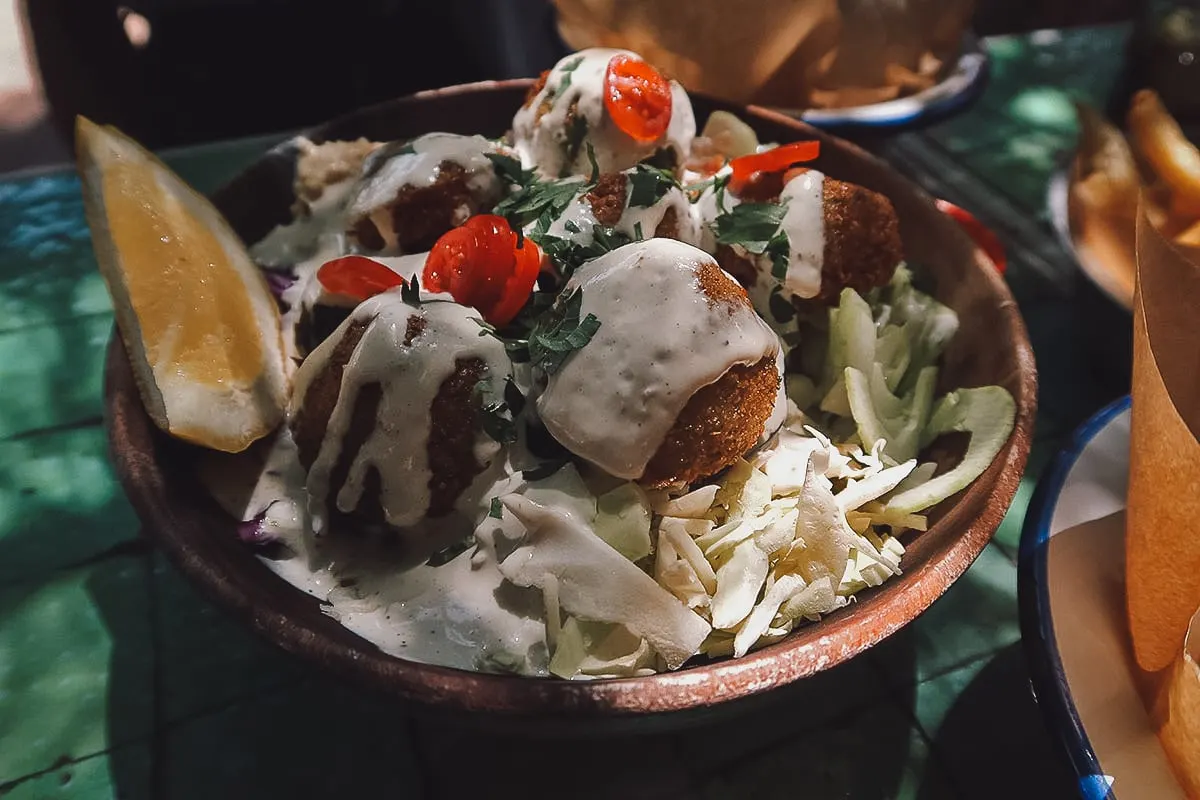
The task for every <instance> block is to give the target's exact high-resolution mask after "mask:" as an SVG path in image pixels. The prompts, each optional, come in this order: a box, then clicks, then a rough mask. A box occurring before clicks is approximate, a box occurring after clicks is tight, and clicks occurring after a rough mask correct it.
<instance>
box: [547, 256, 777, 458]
mask: <svg viewBox="0 0 1200 800" xmlns="http://www.w3.org/2000/svg"><path fill="white" fill-rule="evenodd" d="M706 262H707V263H715V262H713V259H712V256H710V255H708V254H707V253H705V252H704V251H702V250H699V249H697V248H695V247H692V246H691V245H687V244H684V243H682V242H676V241H674V240H671V239H651V240H649V241H646V242H635V243H633V244H629V245H625V246H624V247H619V248H617V249H616V250H613V251H612V252H610V253H607V254H605V255H603V256H601V257H600V258H597V259H596V260H594V261H591V262H589V263H588V264H587V266H586V267H584V268H583V269H581V270H579V271H578V272H576V274H575V276H574V277H572V279H571V280H570V281H569V282H568V283H567V286H566V288H565V290H564V294H567V293H570V292H572V291H576V290H578V291H581V292H582V304H581V307H580V317H581V318H582V317H584V316H586V315H587V314H595V315H596V317H597V318H598V319H599V320H600V329H599V330H598V331H597V332H596V335H595V336H594V337H593V338H592V340H591V341H590V342H589V343H588V344H586V345H585V346H584V347H582V348H580V349H579V350H577V351H575V352H574V353H573V354H572V355H571V356H569V357H568V358H567V360H566V361H565V362H564V363H563V365H562V366H561V368H560V369H559V370H558V371H557V372H556V373H555V374H554V375H552V376H550V378H549V381H548V383H547V386H546V389H545V391H544V392H543V393H542V394H541V396H540V397H539V398H538V400H537V410H538V413H539V415H540V416H541V418H542V422H543V423H544V424H545V426H546V428H547V430H549V431H550V433H551V434H553V436H554V437H555V438H556V439H557V440H558V441H559V442H561V443H562V444H563V446H565V447H566V448H567V449H569V450H570V451H571V452H573V453H575V454H576V455H578V456H580V457H582V458H585V459H587V460H588V461H591V462H592V463H594V464H596V465H597V466H599V467H601V468H602V469H604V470H605V471H606V472H608V473H610V474H612V475H615V476H617V477H620V478H625V479H629V480H633V479H636V478H639V477H640V476H641V475H642V473H643V472H644V471H645V468H646V464H647V463H648V462H649V461H650V459H651V458H652V457H653V456H654V454H655V452H657V450H658V448H659V445H661V444H662V441H663V439H664V437H665V436H666V434H667V431H669V430H670V429H671V426H672V425H674V423H675V419H676V417H678V416H679V412H680V411H681V410H683V407H684V406H685V405H686V404H687V401H688V400H689V399H690V398H691V396H692V395H693V394H695V392H696V391H697V390H698V389H700V388H701V387H703V386H707V385H708V384H710V383H713V382H714V381H716V380H717V379H718V378H720V377H721V376H722V375H724V374H725V372H726V371H728V369H729V368H730V367H732V366H733V365H735V364H755V363H757V362H758V361H759V360H760V359H762V358H763V357H764V356H770V357H772V358H774V357H775V356H776V354H777V352H778V349H779V340H778V338H777V337H776V335H775V333H774V332H773V331H772V330H771V329H770V328H769V327H768V326H767V324H766V323H765V322H763V320H762V319H761V318H760V317H759V316H758V314H756V313H755V312H754V310H753V309H751V308H749V307H748V306H731V305H728V304H724V303H713V302H710V301H709V299H708V298H707V297H706V296H705V294H704V293H703V292H702V291H701V289H700V286H699V282H698V280H697V277H696V271H697V268H698V266H699V265H700V264H703V263H706ZM731 280H732V279H731Z"/></svg>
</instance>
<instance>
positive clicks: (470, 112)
mask: <svg viewBox="0 0 1200 800" xmlns="http://www.w3.org/2000/svg"><path fill="white" fill-rule="evenodd" d="M529 83H530V82H529V81H512V82H505V83H486V84H475V85H470V86H459V87H453V88H449V89H444V90H439V91H434V92H427V93H422V94H418V95H415V96H413V97H407V98H403V99H400V100H396V101H394V102H389V103H385V104H382V105H378V106H374V107H371V108H366V109H363V110H361V111H358V112H355V113H353V114H351V115H349V116H346V117H344V118H342V119H339V120H336V121H334V122H331V123H329V124H327V125H322V126H320V127H318V128H315V129H314V130H312V131H310V132H309V133H308V134H307V135H308V136H309V137H310V138H312V139H314V140H317V141H322V140H328V139H353V138H356V137H359V136H366V137H369V138H373V139H396V138H402V137H408V136H414V135H417V134H420V133H425V132H427V131H432V130H446V131H455V132H460V133H482V134H485V135H488V136H498V135H501V134H503V133H504V132H505V131H506V130H507V128H508V126H509V121H510V120H511V118H512V115H513V112H514V110H515V109H516V108H517V107H518V105H519V104H520V103H521V101H522V99H523V97H524V94H525V91H526V89H527V87H528V85H529ZM694 103H695V108H696V114H697V117H698V119H699V120H701V122H703V120H704V119H705V118H706V117H707V115H708V114H709V112H711V111H712V110H714V109H717V108H722V107H724V108H728V109H729V110H733V111H736V112H738V113H740V114H741V116H742V117H743V118H744V119H746V120H747V121H748V122H749V123H750V124H751V125H752V126H754V127H755V128H756V129H757V131H758V133H759V136H760V137H761V139H762V140H763V141H778V142H788V141H793V140H797V139H814V138H815V139H820V140H821V143H822V149H821V158H820V161H819V162H818V163H817V164H816V166H817V168H819V169H821V170H823V171H825V172H826V173H827V174H829V175H831V176H833V177H836V178H841V179H845V180H850V181H854V182H857V183H860V184H863V185H865V186H868V187H870V188H872V189H875V190H877V191H880V192H882V193H884V194H885V195H887V196H888V197H890V198H891V200H892V202H893V203H894V204H895V207H896V211H897V213H898V214H899V217H900V223H901V232H902V236H903V239H904V244H905V250H906V254H907V257H908V259H909V260H910V261H911V262H913V263H916V264H920V265H922V266H923V267H924V269H925V271H926V273H927V277H928V279H929V288H930V289H931V290H932V291H933V292H934V294H935V295H936V296H937V297H938V298H940V299H941V300H942V301H943V302H945V303H947V304H948V305H950V306H951V307H952V308H953V309H954V310H955V311H957V312H958V314H959V317H960V319H961V321H962V330H961V332H960V333H959V335H958V336H957V338H956V339H955V340H954V343H953V346H952V348H951V349H950V351H949V352H948V353H947V354H946V358H945V364H944V369H943V374H944V377H945V384H946V387H947V388H951V387H958V386H977V385H982V384H991V383H998V384H1001V385H1003V386H1004V387H1005V388H1007V389H1008V390H1009V391H1010V392H1011V393H1012V395H1013V397H1014V398H1015V399H1016V404H1017V417H1016V427H1015V428H1014V430H1013V433H1012V436H1011V437H1010V438H1009V440H1008V442H1007V443H1006V444H1005V446H1004V448H1003V449H1002V450H1001V451H1000V453H999V455H998V456H997V457H996V459H995V462H994V463H993V464H992V465H991V467H990V468H989V469H988V470H987V471H986V472H985V473H984V474H983V475H982V476H981V477H980V478H979V479H978V480H977V481H975V483H974V484H973V485H972V486H971V487H969V488H968V489H967V490H965V491H964V492H962V493H960V494H959V495H957V496H955V497H953V498H950V499H948V500H946V501H945V502H944V503H942V504H941V506H939V507H938V508H937V509H936V510H935V513H934V514H933V517H932V518H931V522H932V523H933V524H931V527H930V529H929V530H928V531H927V532H925V533H924V534H921V535H918V536H915V537H914V538H913V539H912V541H911V542H907V543H906V544H907V546H908V553H907V554H906V555H905V556H904V560H903V567H904V574H903V575H902V576H898V577H896V578H894V579H893V580H891V581H889V582H888V583H886V584H884V585H883V586H882V587H879V588H878V589H875V590H870V591H865V592H863V593H862V594H860V596H859V601H858V602H857V603H854V604H852V605H850V606H849V607H847V608H845V609H843V610H841V611H840V612H838V613H836V614H833V615H830V616H829V617H828V618H826V619H825V620H823V621H822V622H820V623H818V624H814V625H808V626H806V627H803V628H801V629H799V630H798V631H796V632H795V633H793V634H792V635H791V636H790V637H788V638H787V639H786V640H785V641H782V642H779V643H777V644H774V645H772V646H770V647H766V648H764V649H762V650H759V651H757V652H754V653H751V654H750V655H748V656H746V657H744V658H741V659H738V660H720V661H715V662H712V663H705V664H700V665H697V666H693V667H690V668H687V669H683V670H681V671H679V672H675V673H671V674H665V675H655V676H651V677H646V678H634V679H621V680H606V681H593V682H570V681H561V680H553V679H545V680H540V679H531V678H519V677H507V676H497V675H484V674H477V673H472V672H463V671H458V670H453V669H446V668H442V667H435V666H429V665H426V664H420V663H415V662H411V661H405V660H402V659H398V658H395V657H392V656H389V655H385V654H384V653H382V652H380V651H379V650H377V649H376V648H375V647H374V646H373V645H371V644H370V643H368V642H366V641H364V640H362V639H360V638H358V637H357V636H355V635H354V634H352V633H350V632H349V631H347V630H346V629H344V628H342V627H341V626H340V625H339V624H338V623H336V622H335V621H334V620H332V619H331V618H329V617H327V616H325V615H324V614H322V613H321V610H320V606H319V604H318V602H317V601H316V600H314V599H313V598H312V597H310V596H308V595H306V594H304V593H302V592H300V591H299V590H297V589H295V588H293V587H292V586H290V585H288V584H287V583H285V582H284V581H283V580H282V579H280V578H278V577H276V576H275V575H274V574H273V573H271V572H270V571H268V570H267V568H266V567H265V566H263V565H262V564H261V563H260V562H259V561H258V560H257V558H256V557H255V556H254V555H253V553H252V552H251V551H250V550H248V549H247V548H246V547H245V546H243V545H242V544H240V543H239V542H238V540H237V537H236V535H235V532H234V522H233V520H232V519H231V518H229V517H228V516H227V515H225V514H224V513H223V512H222V511H220V510H219V509H218V508H217V506H216V505H215V503H214V502H212V501H211V500H210V499H209V498H208V497H207V496H206V495H205V494H204V493H203V491H202V490H201V488H200V487H199V485H198V484H197V481H196V480H195V479H194V477H193V472H192V460H193V458H194V456H195V453H194V452H193V451H191V450H190V449H189V448H188V447H187V446H186V445H182V444H180V443H179V442H176V441H173V440H171V439H169V438H168V437H166V436H164V435H163V434H161V433H160V432H159V431H158V429H157V428H156V427H155V426H154V424H153V423H152V422H151V420H150V418H149V417H148V416H147V415H146V412H145V411H144V410H143V408H142V404H141V401H140V399H139V397H138V392H137V389H136V387H135V385H134V381H133V375H132V372H131V371H130V367H129V362H128V359H127V356H126V354H125V351H124V348H123V347H122V345H121V343H120V339H119V338H118V337H116V336H114V337H113V340H112V345H111V347H110V348H109V351H108V362H107V372H106V379H105V392H106V402H107V422H108V432H109V439H110V442H111V447H112V451H113V456H114V459H115V463H116V467H117V470H118V473H119V474H120V479H121V481H122V483H123V484H124V486H125V490H126V492H127V493H128V495H129V497H130V500H131V501H132V502H133V505H134V507H135V508H136V509H137V512H138V514H139V515H140V517H141V519H142V521H143V523H144V525H145V530H146V533H147V535H148V536H149V537H150V538H151V539H152V540H153V541H154V542H155V543H156V544H157V545H158V546H159V547H161V548H162V550H163V552H165V553H166V555H167V556H168V557H169V558H170V559H171V560H172V561H173V562H174V563H175V565H176V566H177V567H178V568H179V569H180V570H181V571H182V572H183V573H184V574H185V575H187V576H188V577H189V578H190V579H191V580H192V581H193V582H194V583H195V584H196V585H197V586H198V587H199V589H200V591H201V592H203V593H204V594H205V595H207V596H208V597H210V598H211V599H212V600H213V601H214V602H216V603H217V604H218V605H220V606H222V607H224V608H225V609H226V610H227V611H229V612H230V613H232V614H233V615H234V616H236V617H237V618H239V619H240V620H242V621H243V622H245V624H247V625H248V626H250V627H251V628H253V629H254V630H255V631H257V632H258V633H259V634H260V635H262V636H264V637H265V638H267V639H269V640H270V641H272V642H274V643H275V644H276V645H278V646H279V647H281V648H283V649H284V650H286V651H288V652H290V653H293V654H295V655H297V656H299V657H300V658H303V659H305V660H306V661H309V662H312V663H314V664H317V665H320V666H321V667H323V668H326V669H328V670H330V671H331V672H334V673H337V674H340V675H341V676H343V677H344V678H346V679H349V680H351V681H353V682H355V683H357V684H361V685H367V686H371V687H375V688H377V689H380V690H383V691H385V692H388V693H391V694H393V695H397V696H399V697H401V698H403V699H405V700H407V701H411V702H412V703H413V704H417V706H425V707H432V709H431V710H435V711H437V712H438V713H441V714H445V713H448V712H451V711H457V712H467V714H468V715H469V716H475V717H479V716H486V717H488V718H490V719H493V720H495V719H501V720H504V721H505V724H509V725H511V724H513V723H515V722H516V721H517V719H518V718H525V719H526V720H527V721H529V720H533V721H535V722H538V723H539V724H540V723H541V722H545V721H547V720H555V721H556V722H557V723H560V724H561V723H566V724H567V727H570V726H571V725H574V724H576V723H579V724H577V725H576V727H577V728H580V729H583V728H588V729H594V728H595V726H596V725H597V724H598V723H600V722H603V721H607V722H609V723H614V724H617V725H620V723H621V720H622V719H623V720H624V721H626V722H632V721H637V722H639V728H643V727H644V726H643V725H642V724H641V723H644V722H645V721H646V716H647V715H654V716H655V717H656V718H658V717H659V715H663V714H665V713H666V712H684V711H692V712H696V713H693V714H677V713H672V714H670V715H669V716H668V717H667V718H666V719H665V720H661V721H662V722H667V723H668V724H673V723H671V722H669V721H670V720H675V721H682V720H684V719H687V718H691V719H695V718H696V717H697V716H700V717H704V716H708V715H709V714H710V713H711V712H713V711H715V710H716V709H714V707H715V706H717V705H719V704H723V703H726V702H727V701H731V700H734V699H737V698H743V697H749V696H751V695H757V694H760V693H763V692H767V691H769V690H771V689H774V688H776V687H780V686H783V685H785V684H788V683H791V682H794V681H798V680H800V679H802V678H805V677H807V676H810V675H813V674H814V673H817V672H819V671H821V670H824V669H828V668H829V667H832V666H834V665H835V664H838V663H840V662H843V661H845V660H847V659H849V658H852V657H853V656H855V655H857V654H858V653H861V652H862V651H864V650H866V649H867V648H869V647H871V646H872V645H875V644H877V643H878V642H880V641H881V640H883V639H885V638H886V637H888V636H890V635H891V634H893V633H895V632H896V631H897V630H899V629H900V628H901V627H903V626H904V625H905V624H907V623H908V622H911V621H912V620H913V619H914V618H915V617H916V616H917V615H918V614H920V613H921V612H922V611H924V610H925V609H926V608H928V607H929V605H930V604H931V603H932V602H933V601H934V600H935V599H937V597H938V596H939V595H941V594H942V593H943V592H944V591H946V589H947V587H949V586H950V584H952V583H953V582H954V581H955V579H957V578H958V577H959V576H960V575H961V574H962V573H963V571H964V570H966V569H967V567H968V566H969V565H970V564H971V562H972V561H973V560H974V559H975V557H976V556H977V555H978V554H979V553H980V551H981V550H983V548H984V546H985V545H986V544H987V542H988V540H989V539H990V538H991V536H992V534H993V532H994V531H995V530H996V527H997V526H998V525H999V523H1000V520H1001V518H1002V517H1003V516H1004V513H1005V511H1006V510H1007V509H1008V506H1009V503H1010V502H1011V501H1012V498H1013V494H1014V493H1015V491H1016V489H1017V483H1018V481H1019V479H1020V477H1021V472H1022V470H1023V469H1024V466H1025V460H1026V457H1027V455H1028V453H1029V445H1030V440H1031V435H1032V430H1033V421H1034V411H1035V407H1036V391H1037V376H1036V372H1035V368H1034V360H1033V353H1032V351H1031V350H1030V346H1029V341H1028V339H1027V337H1026V333H1025V327H1024V325H1023V323H1022V321H1021V318H1020V316H1019V314H1018V311H1017V306H1016V303H1015V302H1014V301H1013V298H1012V295H1011V294H1009V291H1008V289H1007V287H1006V286H1005V284H1004V282H1003V280H1002V279H1001V278H1000V277H999V276H998V275H997V273H996V271H995V269H994V268H993V266H992V264H991V262H990V261H988V259H987V257H986V256H985V255H984V254H983V253H982V252H980V251H979V250H978V249H977V248H976V246H975V245H974V244H973V243H972V241H971V239H969V238H968V237H967V235H966V234H964V233H963V232H962V230H961V229H960V228H959V226H958V225H957V223H955V222H954V221H953V220H951V219H949V218H948V217H946V216H944V215H943V214H941V213H939V212H938V211H937V209H936V208H935V207H934V204H933V201H932V200H931V199H930V197H929V196H927V195H926V194H925V193H924V192H922V191H921V190H920V189H918V188H917V187H915V186H914V185H913V184H911V183H909V182H908V181H907V180H905V179H904V178H901V177H900V176H899V175H898V174H897V173H895V172H894V171H892V170H891V169H890V168H888V167H887V166H885V165H884V164H882V163H881V162H879V161H877V160H875V159H874V158H873V157H871V156H869V155H867V154H866V153H864V152H862V151H861V150H858V149H857V148H855V147H854V146H852V145H850V144H847V143H846V142H843V141H841V140H839V139H836V138H834V137H832V136H830V135H828V134H825V133H821V132H820V131H818V130H816V129H814V128H811V127H809V126H808V125H805V124H804V123H802V122H797V121H795V120H792V119H789V118H787V117H784V116H782V115H779V114H774V113H771V112H769V111H766V110H762V109H758V108H750V109H745V108H733V107H729V106H725V105H723V104H721V103H717V102H713V101H710V100H707V99H704V98H702V97H697V98H694ZM293 170H294V151H293V148H291V147H289V145H288V144H287V143H285V144H283V145H281V146H279V147H277V148H275V149H274V150H273V151H271V152H270V153H267V154H266V155H265V156H264V157H263V158H262V159H261V160H260V161H258V162H257V163H255V164H254V165H253V166H251V167H250V168H249V169H247V170H246V171H245V172H244V173H242V174H241V175H240V176H239V177H237V178H236V179H234V180H233V181H232V182H231V183H230V184H229V185H227V186H225V187H224V188H223V189H221V190H220V191H218V192H217V193H216V195H215V198H214V199H215V201H216V204H217V206H218V207H219V208H220V209H221V210H222V211H223V212H224V213H225V215H226V216H227V217H228V219H229V221H230V222H231V223H232V225H233V227H234V228H235V229H236V230H237V231H238V232H239V233H240V234H241V235H242V237H243V238H244V239H246V240H247V241H254V240H256V239H257V238H259V237H260V236H262V235H263V234H265V233H266V232H267V231H268V230H270V228H271V227H272V226H273V225H275V224H276V223H280V222H284V221H286V220H287V219H288V208H289V206H290V205H291V202H292V189H291V186H292V176H293ZM943 449H944V448H943ZM982 622H985V623H986V621H982ZM739 705H745V704H739ZM751 705H755V704H753V703H752V704H751ZM478 712H486V713H485V714H479V713H478Z"/></svg>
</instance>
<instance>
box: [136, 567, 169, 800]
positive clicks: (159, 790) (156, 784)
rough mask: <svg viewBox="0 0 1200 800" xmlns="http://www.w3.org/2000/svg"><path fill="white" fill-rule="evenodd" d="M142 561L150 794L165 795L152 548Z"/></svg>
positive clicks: (160, 662) (159, 646)
mask: <svg viewBox="0 0 1200 800" xmlns="http://www.w3.org/2000/svg"><path fill="white" fill-rule="evenodd" d="M142 563H143V565H144V566H145V569H146V581H147V584H146V587H147V595H148V600H147V603H146V613H147V615H148V616H149V618H150V652H151V661H150V688H151V695H150V697H151V701H150V714H151V725H152V726H153V728H152V730H151V732H150V776H149V778H150V796H151V797H166V796H167V767H166V757H167V756H166V747H165V746H164V733H165V730H164V727H165V726H164V721H163V674H162V671H163V670H162V665H163V659H162V636H161V632H160V623H161V621H162V620H161V616H162V615H161V614H160V613H159V602H158V601H159V598H158V581H157V579H156V578H155V575H154V551H153V550H147V551H146V553H145V555H144V557H143V559H142Z"/></svg>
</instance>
